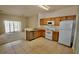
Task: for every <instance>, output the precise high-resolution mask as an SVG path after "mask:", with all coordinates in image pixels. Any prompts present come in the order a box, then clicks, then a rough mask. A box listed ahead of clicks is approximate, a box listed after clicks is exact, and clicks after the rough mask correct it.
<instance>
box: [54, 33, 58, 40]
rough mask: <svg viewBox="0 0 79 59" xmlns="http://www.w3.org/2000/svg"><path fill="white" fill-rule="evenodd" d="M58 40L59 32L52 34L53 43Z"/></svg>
mask: <svg viewBox="0 0 79 59" xmlns="http://www.w3.org/2000/svg"><path fill="white" fill-rule="evenodd" d="M58 39H59V32H53V41H58Z"/></svg>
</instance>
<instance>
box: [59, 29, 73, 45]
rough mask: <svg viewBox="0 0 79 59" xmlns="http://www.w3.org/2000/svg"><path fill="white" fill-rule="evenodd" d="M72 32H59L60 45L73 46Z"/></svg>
mask: <svg viewBox="0 0 79 59" xmlns="http://www.w3.org/2000/svg"><path fill="white" fill-rule="evenodd" d="M71 35H72V31H70V30H69V31H66V30H60V32H59V41H58V42H59V43H61V44H64V45H67V46H70V45H71Z"/></svg>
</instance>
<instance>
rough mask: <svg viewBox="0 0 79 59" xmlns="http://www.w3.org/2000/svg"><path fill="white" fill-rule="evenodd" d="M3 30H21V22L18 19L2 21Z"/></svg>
mask: <svg viewBox="0 0 79 59" xmlns="http://www.w3.org/2000/svg"><path fill="white" fill-rule="evenodd" d="M4 25H5V32H6V33H8V32H15V31H21V22H20V21H4Z"/></svg>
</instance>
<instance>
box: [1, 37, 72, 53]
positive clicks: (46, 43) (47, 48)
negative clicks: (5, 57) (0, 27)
mask: <svg viewBox="0 0 79 59" xmlns="http://www.w3.org/2000/svg"><path fill="white" fill-rule="evenodd" d="M72 53H73V50H72V48H69V47H66V46H64V45H61V44H58V43H57V42H55V41H50V40H47V39H45V38H43V37H40V38H37V39H35V40H32V41H26V40H17V41H14V42H10V43H7V44H4V45H0V54H72Z"/></svg>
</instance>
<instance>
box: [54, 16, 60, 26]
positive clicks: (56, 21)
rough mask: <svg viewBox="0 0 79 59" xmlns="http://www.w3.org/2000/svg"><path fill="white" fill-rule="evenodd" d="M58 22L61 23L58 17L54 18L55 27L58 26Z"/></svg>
mask: <svg viewBox="0 0 79 59" xmlns="http://www.w3.org/2000/svg"><path fill="white" fill-rule="evenodd" d="M60 21H61V18H60V17H57V18H55V26H59V25H60Z"/></svg>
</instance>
